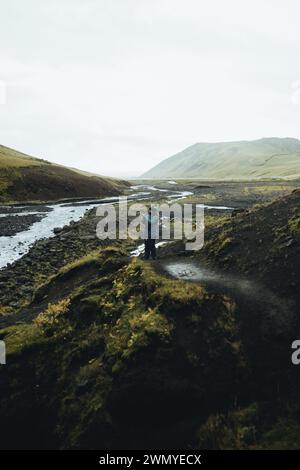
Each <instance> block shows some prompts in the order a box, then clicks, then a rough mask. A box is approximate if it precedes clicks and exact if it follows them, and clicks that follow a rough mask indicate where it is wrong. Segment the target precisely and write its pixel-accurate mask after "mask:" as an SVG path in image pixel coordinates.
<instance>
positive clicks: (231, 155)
mask: <svg viewBox="0 0 300 470" xmlns="http://www.w3.org/2000/svg"><path fill="white" fill-rule="evenodd" d="M141 177H143V178H199V179H217V180H218V179H219V180H222V179H224V180H230V179H263V178H289V179H290V178H292V179H293V178H298V177H300V140H298V139H295V138H292V137H286V138H279V137H264V138H261V139H257V140H242V141H229V142H215V143H213V142H198V143H195V144H192V145H191V146H189V147H187V148H185V149H184V150H182V151H181V152H178V153H176V154H175V155H172V156H170V157H168V158H166V159H164V160H162V161H161V162H160V163H158V164H157V165H156V166H154V167H153V168H151V169H150V170H148V171H147V172H145V173H144V174H143V175H141Z"/></svg>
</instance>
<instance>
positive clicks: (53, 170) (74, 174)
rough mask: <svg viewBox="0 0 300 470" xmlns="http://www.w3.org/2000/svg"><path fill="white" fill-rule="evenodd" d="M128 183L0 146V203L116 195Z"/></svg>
mask: <svg viewBox="0 0 300 470" xmlns="http://www.w3.org/2000/svg"><path fill="white" fill-rule="evenodd" d="M127 185H128V183H126V182H124V181H119V180H114V179H112V178H105V177H101V176H97V175H92V174H89V173H85V172H80V171H79V170H74V169H70V168H66V167H64V166H61V165H56V164H54V163H50V162H48V161H46V160H43V159H40V158H34V157H30V156H29V155H25V154H23V153H21V152H18V151H16V150H12V149H10V148H7V147H4V146H0V202H5V203H7V202H16V201H21V202H24V201H38V202H45V201H49V200H57V199H67V198H74V197H75V198H80V197H98V196H107V195H108V196H109V195H117V194H120V192H121V191H122V190H123V189H125V188H126V186H127Z"/></svg>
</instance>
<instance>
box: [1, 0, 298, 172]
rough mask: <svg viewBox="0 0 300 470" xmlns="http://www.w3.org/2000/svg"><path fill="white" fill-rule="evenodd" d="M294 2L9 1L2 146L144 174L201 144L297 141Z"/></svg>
mask: <svg viewBox="0 0 300 470" xmlns="http://www.w3.org/2000/svg"><path fill="white" fill-rule="evenodd" d="M299 13H300V6H299V4H298V3H297V2H296V1H293V0H287V1H286V2H284V3H283V2H281V1H276V0H272V1H269V0H266V1H265V2H259V1H258V0H255V1H251V2H250V1H247V2H240V1H237V0H228V1H227V2H223V1H221V0H210V1H208V0H207V1H202V2H199V1H196V0H187V1H185V2H182V1H179V0H160V1H158V0H153V1H151V2H149V1H147V0H114V1H113V2H111V1H109V0H97V1H94V0H93V1H92V0H86V1H85V2H81V1H79V0H72V1H71V0H60V1H58V0H53V1H52V2H48V3H47V4H46V3H45V2H39V1H38V0H27V2H21V0H4V1H3V2H2V17H3V23H2V27H1V31H0V57H1V59H0V80H1V81H2V83H5V84H6V104H5V105H4V106H1V107H0V142H1V143H2V144H4V145H10V146H12V147H15V148H18V149H20V150H23V151H26V152H28V153H33V154H36V155H42V156H43V157H45V158H48V159H50V160H52V161H57V162H60V163H63V164H67V165H71V166H78V167H81V168H83V169H86V170H90V171H95V172H100V173H103V174H126V175H128V174H130V173H131V174H139V173H141V172H143V171H145V170H147V169H148V168H150V167H151V166H153V165H154V164H155V163H157V162H158V161H159V160H161V159H162V158H165V157H167V156H169V155H171V154H172V153H174V152H176V151H179V150H181V149H182V148H183V147H185V146H188V145H191V144H192V143H194V142H196V141H220V140H238V139H245V138H258V137H261V136H268V135H278V136H280V135H282V136H286V135H289V136H294V137H299V130H298V129H299V116H300V114H299V112H300V110H299V107H298V106H295V105H293V102H292V97H291V94H292V92H293V90H292V88H291V84H292V83H294V82H295V81H297V80H299V79H300V65H299V60H298V51H299V46H300V44H299V43H300V39H299V34H298V18H299Z"/></svg>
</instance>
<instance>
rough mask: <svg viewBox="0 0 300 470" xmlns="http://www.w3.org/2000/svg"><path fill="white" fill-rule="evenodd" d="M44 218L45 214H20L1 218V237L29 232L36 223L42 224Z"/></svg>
mask: <svg viewBox="0 0 300 470" xmlns="http://www.w3.org/2000/svg"><path fill="white" fill-rule="evenodd" d="M44 217H45V215H44V214H27V215H21V214H18V215H6V216H5V217H0V237H11V236H13V235H16V234H17V233H19V232H23V231H25V230H28V229H29V228H30V227H31V226H32V225H33V224H34V223H35V222H40V221H41V220H42V219H43V218H44Z"/></svg>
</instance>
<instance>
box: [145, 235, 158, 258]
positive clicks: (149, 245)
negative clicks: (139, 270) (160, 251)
mask: <svg viewBox="0 0 300 470" xmlns="http://www.w3.org/2000/svg"><path fill="white" fill-rule="evenodd" d="M149 256H151V257H152V259H155V258H156V248H155V240H153V239H152V238H148V239H147V240H145V258H146V259H149Z"/></svg>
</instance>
